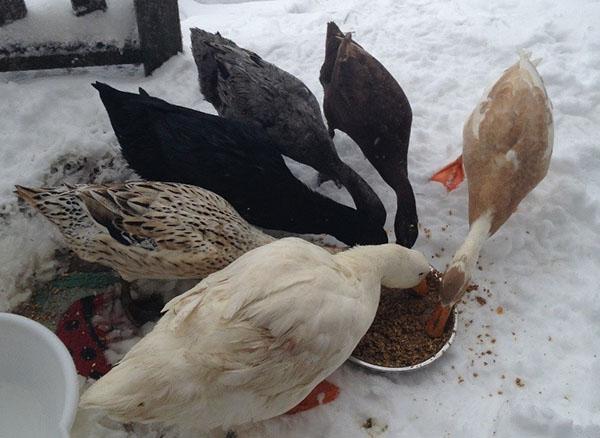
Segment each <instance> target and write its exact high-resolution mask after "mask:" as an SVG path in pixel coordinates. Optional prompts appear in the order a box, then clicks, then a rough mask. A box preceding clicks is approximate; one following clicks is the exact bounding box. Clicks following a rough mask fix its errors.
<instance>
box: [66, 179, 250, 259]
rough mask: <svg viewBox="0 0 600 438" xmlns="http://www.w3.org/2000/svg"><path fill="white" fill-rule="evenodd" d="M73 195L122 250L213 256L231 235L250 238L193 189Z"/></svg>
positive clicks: (138, 188) (137, 187)
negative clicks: (218, 245)
mask: <svg viewBox="0 0 600 438" xmlns="http://www.w3.org/2000/svg"><path fill="white" fill-rule="evenodd" d="M76 193H77V196H78V197H79V199H80V200H81V201H82V202H83V204H84V205H85V207H86V209H87V211H88V212H89V215H90V217H91V218H92V219H93V220H95V221H96V222H97V223H98V224H99V225H101V226H103V227H104V228H106V230H107V231H108V233H109V234H110V236H111V237H112V238H113V239H114V240H116V241H117V242H119V243H121V244H123V245H126V246H138V247H141V248H144V249H146V250H150V251H154V250H157V251H160V250H169V251H179V252H183V253H190V252H197V253H202V252H211V250H213V249H214V248H213V247H214V245H215V244H220V245H221V246H222V247H224V246H225V245H229V244H231V243H232V240H231V235H228V234H229V233H232V232H234V231H235V232H237V233H238V234H240V235H244V234H246V233H250V232H251V227H250V225H249V224H248V223H247V222H246V221H244V220H243V219H242V218H241V217H239V216H238V215H237V213H236V212H235V210H234V209H233V208H232V207H231V206H230V205H229V204H228V203H227V202H226V201H225V200H224V199H222V198H221V197H219V196H217V195H215V194H214V193H209V192H207V191H205V190H202V189H200V188H196V187H192V186H185V185H183V184H168V183H150V182H132V183H125V184H116V185H111V186H100V185H96V186H82V187H80V188H79V189H78V190H77V191H76ZM242 240H243V238H240V242H239V243H240V244H241V243H242V242H241V241H242ZM234 243H235V242H234ZM241 250H242V249H241V248H240V251H241Z"/></svg>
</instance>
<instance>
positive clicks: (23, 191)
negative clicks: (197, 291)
mask: <svg viewBox="0 0 600 438" xmlns="http://www.w3.org/2000/svg"><path fill="white" fill-rule="evenodd" d="M17 194H18V196H19V197H21V198H22V199H24V200H25V201H27V202H28V203H29V204H30V205H31V206H33V207H34V208H35V209H37V210H38V211H39V212H40V213H42V214H43V215H44V216H45V217H46V218H47V219H48V220H50V221H51V222H52V223H54V224H55V225H56V226H57V227H58V228H59V230H60V231H61V233H62V234H63V236H64V237H65V239H66V242H67V244H68V245H69V246H70V247H71V249H73V251H75V253H77V255H78V256H79V257H81V258H82V259H84V260H87V261H91V262H97V263H100V264H103V265H105V266H109V267H111V268H113V269H115V270H116V271H117V272H119V274H120V275H121V276H122V277H123V279H125V280H129V281H130V280H136V279H141V278H151V279H152V278H153V279H183V278H202V277H205V276H206V275H208V274H210V273H212V272H215V271H217V270H219V269H221V268H223V267H225V266H227V265H228V264H229V263H231V262H232V261H234V260H235V259H237V258H238V257H239V256H241V255H242V254H244V253H245V252H247V251H249V250H251V249H253V248H256V247H257V246H260V245H263V244H265V243H268V242H271V241H273V238H272V237H270V236H268V235H266V234H264V233H262V232H261V231H260V230H258V229H256V228H255V227H253V226H252V225H250V224H248V223H247V222H246V221H245V220H244V219H242V218H241V217H240V216H239V214H238V213H237V212H236V211H235V210H234V209H233V207H232V206H231V205H230V204H229V203H228V202H227V201H225V200H224V199H223V198H221V197H220V196H218V195H216V194H215V193H212V192H210V191H208V190H204V189H202V188H199V187H194V186H189V185H185V184H174V183H158V182H127V183H117V184H110V185H79V186H63V187H56V188H26V187H21V186H17Z"/></svg>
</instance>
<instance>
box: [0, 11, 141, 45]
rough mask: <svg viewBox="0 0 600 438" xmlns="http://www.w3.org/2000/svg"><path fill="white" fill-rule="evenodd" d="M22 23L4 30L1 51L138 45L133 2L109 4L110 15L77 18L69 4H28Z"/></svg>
mask: <svg viewBox="0 0 600 438" xmlns="http://www.w3.org/2000/svg"><path fill="white" fill-rule="evenodd" d="M25 4H26V6H27V15H26V16H25V18H23V19H22V20H17V21H14V22H12V23H10V24H8V25H5V26H1V27H0V51H1V50H2V49H3V48H10V47H11V46H14V45H16V46H21V47H27V46H37V45H40V44H43V43H58V44H66V45H76V44H77V43H78V42H81V43H85V44H88V45H95V44H96V43H100V42H102V43H106V44H111V45H113V46H116V47H123V46H124V45H125V42H135V41H137V26H136V20H135V11H134V9H133V0H107V2H106V4H107V9H106V11H94V12H91V13H89V14H86V15H83V16H80V17H76V16H75V14H74V13H73V9H72V8H71V3H70V2H68V1H56V0H27V1H26V2H25Z"/></svg>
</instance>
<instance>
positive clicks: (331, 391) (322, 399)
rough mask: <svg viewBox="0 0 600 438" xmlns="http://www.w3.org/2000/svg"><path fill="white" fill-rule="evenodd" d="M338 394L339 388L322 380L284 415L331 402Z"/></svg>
mask: <svg viewBox="0 0 600 438" xmlns="http://www.w3.org/2000/svg"><path fill="white" fill-rule="evenodd" d="M338 395H340V388H339V387H338V386H337V385H334V384H333V383H330V382H328V381H327V380H323V381H322V382H321V383H319V384H318V385H317V386H315V388H314V389H313V390H312V391H311V392H310V394H308V395H307V396H306V398H305V399H304V400H302V401H301V402H300V403H299V404H298V405H297V406H296V407H294V408H292V409H290V410H289V411H287V412H286V415H293V414H297V413H298V412H303V411H308V410H309V409H312V408H316V407H317V406H319V405H324V404H326V403H331V402H332V401H334V400H335V399H336V398H338Z"/></svg>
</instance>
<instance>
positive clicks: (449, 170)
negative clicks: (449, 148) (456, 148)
mask: <svg viewBox="0 0 600 438" xmlns="http://www.w3.org/2000/svg"><path fill="white" fill-rule="evenodd" d="M464 179H465V171H464V168H463V159H462V155H461V156H460V157H458V158H457V159H456V160H454V161H453V162H452V163H450V164H448V165H447V166H445V167H444V168H442V169H441V170H439V171H437V172H436V173H435V174H434V175H433V176H432V177H431V181H437V182H439V183H442V184H443V185H444V187H446V189H447V190H448V191H449V192H450V191H452V190H454V189H455V188H457V187H458V186H459V185H460V183H461V182H463V181H464Z"/></svg>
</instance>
